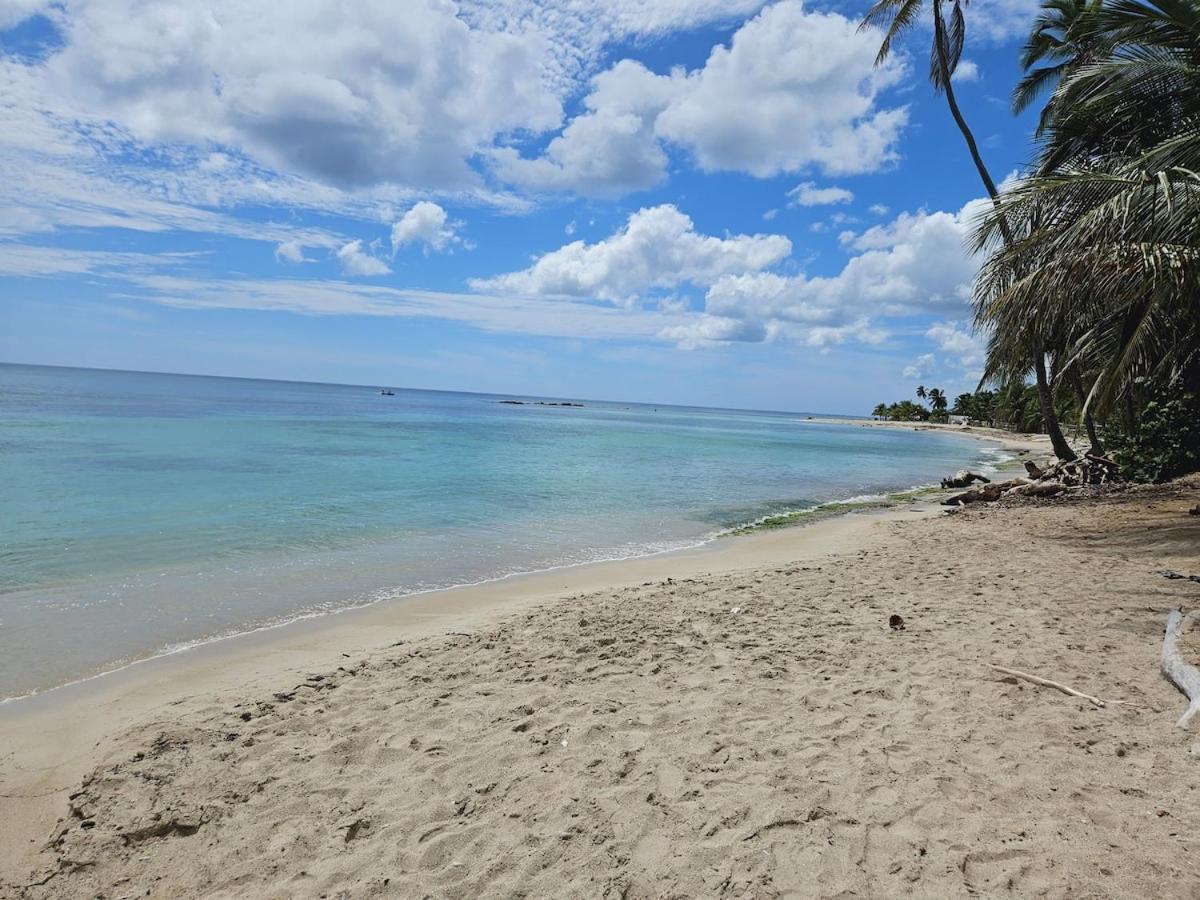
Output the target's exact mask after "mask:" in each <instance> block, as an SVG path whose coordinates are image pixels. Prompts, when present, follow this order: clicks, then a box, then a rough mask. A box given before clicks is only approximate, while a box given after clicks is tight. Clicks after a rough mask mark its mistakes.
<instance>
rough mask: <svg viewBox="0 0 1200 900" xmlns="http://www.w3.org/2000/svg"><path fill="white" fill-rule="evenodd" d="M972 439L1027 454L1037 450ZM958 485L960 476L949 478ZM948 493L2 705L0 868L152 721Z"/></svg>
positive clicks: (779, 551) (306, 630) (243, 645)
mask: <svg viewBox="0 0 1200 900" xmlns="http://www.w3.org/2000/svg"><path fill="white" fill-rule="evenodd" d="M964 436H972V437H976V438H977V439H978V440H981V441H985V442H988V443H991V444H994V445H996V449H997V450H1002V451H1008V452H1010V453H1013V454H1016V453H1018V452H1020V451H1022V450H1026V451H1028V450H1035V449H1037V445H1036V443H1033V444H1032V445H1031V443H1030V442H1021V441H1011V440H1010V441H1004V442H998V441H997V440H996V438H995V437H993V436H990V435H983V434H975V435H971V434H970V433H969V432H968V433H967V434H966V435H964ZM947 474H949V473H947ZM938 499H939V497H938V494H936V493H935V494H923V495H920V496H917V497H913V498H910V499H908V500H906V501H903V502H900V503H897V504H894V505H890V506H883V507H873V508H869V509H851V510H847V511H844V512H841V513H840V514H835V515H831V516H829V517H823V516H818V517H816V518H815V520H814V521H808V522H802V523H799V524H797V525H796V526H794V527H787V528H782V529H764V530H756V531H755V532H754V533H751V534H743V535H734V534H732V533H728V534H724V535H721V536H718V537H715V538H714V539H712V540H709V541H706V542H704V543H702V544H699V545H697V546H695V547H692V548H688V549H684V550H672V551H666V552H660V553H657V554H652V555H648V556H640V557H633V558H627V559H619V560H610V561H602V562H593V563H585V564H577V565H569V566H563V567H558V568H552V569H547V570H543V571H540V572H535V573H521V574H516V575H510V576H505V577H503V578H499V579H494V580H490V581H484V582H480V583H478V584H474V585H466V586H460V587H454V588H448V589H443V590H437V591H430V592H425V593H420V594H414V595H407V596H404V597H397V598H390V599H386V600H382V601H379V602H377V603H373V604H369V605H365V606H360V607H353V608H347V609H344V610H340V611H338V612H336V613H331V614H322V615H316V616H311V617H306V618H301V619H296V620H291V621H289V622H287V623H283V624H279V625H272V626H268V627H264V628H260V629H257V630H254V631H250V632H243V633H239V634H236V635H232V636H228V637H222V638H219V639H215V640H212V641H208V642H205V643H203V644H199V645H196V646H192V647H189V648H187V649H186V650H183V651H179V652H172V653H167V654H163V655H158V656H154V657H148V658H144V659H141V660H137V661H134V662H132V663H129V664H126V665H124V666H122V667H120V668H118V669H115V670H110V671H107V672H104V673H100V674H98V675H95V676H90V677H88V678H85V679H83V680H79V681H76V682H73V683H70V684H67V685H62V686H59V687H56V688H53V689H49V690H46V691H42V692H39V693H36V694H33V695H29V696H26V697H23V698H19V699H14V700H11V701H8V702H5V703H2V704H0V747H6V748H8V749H7V750H6V751H5V752H4V755H3V756H2V757H0V760H2V761H3V766H0V769H3V772H4V773H5V774H3V775H2V776H0V823H3V824H0V859H3V858H12V857H13V856H16V857H18V858H22V857H25V856H26V855H27V854H28V853H30V852H31V851H32V850H33V849H35V848H36V847H37V846H38V841H39V840H40V839H42V838H44V837H45V835H46V834H48V833H49V831H50V829H51V828H52V827H53V825H54V822H55V820H56V819H58V818H59V817H60V816H61V815H62V814H63V810H64V807H65V798H66V795H67V793H69V791H70V789H71V787H72V786H74V785H75V784H77V783H78V782H79V780H80V779H81V778H82V777H83V776H84V775H86V773H87V772H88V771H90V769H91V768H92V767H93V766H94V764H95V760H96V758H97V757H98V756H102V755H103V748H105V747H106V746H108V745H109V744H110V743H111V742H112V741H113V740H114V739H115V738H116V737H117V736H119V735H120V734H121V733H123V732H124V731H125V730H127V729H129V728H131V727H133V726H135V725H137V724H138V723H141V722H144V721H146V720H147V719H148V718H152V717H154V716H155V715H161V714H163V713H164V712H167V711H170V713H171V714H173V713H174V712H176V711H180V710H186V709H188V708H189V707H191V706H195V705H196V704H202V703H205V702H211V700H212V699H213V698H216V697H221V696H228V695H230V694H231V693H237V692H239V691H241V690H244V689H245V688H246V686H247V685H253V686H254V689H255V690H256V691H259V692H263V693H267V694H269V693H271V692H272V691H275V690H284V689H286V688H287V687H289V686H291V685H293V684H294V683H295V681H296V680H297V678H300V677H303V675H304V673H306V672H313V671H329V670H333V669H336V668H337V667H338V666H340V665H342V664H343V663H345V662H346V661H347V660H348V659H352V658H359V657H362V656H363V655H364V654H367V655H370V654H373V653H378V652H380V651H381V650H383V649H384V648H386V647H387V646H389V645H394V644H395V643H396V642H397V641H399V642H401V643H408V642H412V641H421V640H425V639H430V638H436V637H439V636H445V635H447V634H451V633H455V632H459V633H461V632H478V631H480V630H481V629H486V628H488V627H493V626H495V625H497V624H498V623H500V622H502V621H504V620H505V619H507V618H511V617H512V616H515V615H519V614H521V613H525V612H528V611H530V610H533V609H537V608H543V607H547V606H551V607H553V606H557V605H559V604H561V603H563V602H569V598H572V597H577V596H579V595H581V594H588V593H592V592H596V591H615V590H622V589H624V590H628V589H638V588H642V587H644V586H645V585H647V584H649V583H653V582H662V581H664V580H671V579H674V580H676V581H679V580H683V579H689V578H691V579H696V578H700V579H704V578H713V577H721V576H726V575H730V574H732V573H744V572H750V571H754V570H758V569H762V568H764V567H770V566H779V565H787V564H793V563H796V562H800V561H806V560H808V561H811V560H816V559H821V558H826V557H828V556H830V555H831V554H834V553H836V552H839V551H845V550H846V549H847V548H853V547H867V546H870V544H871V542H872V541H873V540H876V539H878V537H879V535H880V533H881V532H882V530H883V529H885V527H886V526H887V525H888V524H890V523H895V522H904V521H910V520H915V519H924V518H931V517H937V516H938V515H940V513H941V511H942V508H941V507H940V506H939V505H938Z"/></svg>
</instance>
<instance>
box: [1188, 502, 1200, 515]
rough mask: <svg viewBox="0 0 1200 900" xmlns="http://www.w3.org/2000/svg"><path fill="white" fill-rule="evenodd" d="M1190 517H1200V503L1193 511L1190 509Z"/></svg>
mask: <svg viewBox="0 0 1200 900" xmlns="http://www.w3.org/2000/svg"><path fill="white" fill-rule="evenodd" d="M1188 515H1189V516H1200V503H1197V504H1196V505H1195V506H1193V507H1192V508H1191V509H1189V510H1188Z"/></svg>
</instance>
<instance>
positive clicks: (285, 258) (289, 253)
mask: <svg viewBox="0 0 1200 900" xmlns="http://www.w3.org/2000/svg"><path fill="white" fill-rule="evenodd" d="M275 258H276V259H277V260H279V261H280V262H287V263H302V262H304V248H303V247H301V246H300V244H299V243H298V242H297V241H284V242H283V243H281V244H279V245H278V246H277V247H276V248H275Z"/></svg>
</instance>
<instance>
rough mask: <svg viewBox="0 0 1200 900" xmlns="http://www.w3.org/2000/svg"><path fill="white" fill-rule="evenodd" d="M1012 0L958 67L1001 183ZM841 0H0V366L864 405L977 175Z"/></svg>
mask: <svg viewBox="0 0 1200 900" xmlns="http://www.w3.org/2000/svg"><path fill="white" fill-rule="evenodd" d="M1035 7H1036V3H1035V0H975V2H973V3H971V4H970V6H969V7H967V8H966V16H967V44H966V49H965V51H964V60H963V62H962V64H961V65H960V67H959V70H958V72H957V73H956V76H955V89H956V93H957V96H958V98H959V102H960V105H961V106H962V108H963V110H964V113H965V114H966V116H967V118H968V120H969V122H970V123H971V125H972V127H973V128H974V130H975V133H976V136H977V137H978V139H979V142H980V147H981V150H982V152H983V154H984V157H985V159H986V161H987V163H988V166H989V168H990V169H991V171H992V173H993V176H994V177H995V178H996V180H997V181H1000V180H1002V179H1004V178H1006V177H1010V176H1011V175H1012V174H1014V173H1016V172H1018V171H1020V170H1021V168H1022V167H1023V166H1025V165H1026V164H1027V163H1028V161H1029V159H1030V157H1031V154H1032V148H1031V144H1030V134H1031V131H1032V127H1033V119H1032V117H1033V115H1035V113H1030V114H1027V115H1025V116H1023V117H1021V118H1014V116H1013V115H1012V113H1011V110H1010V105H1009V97H1010V94H1011V91H1012V87H1013V84H1014V83H1015V81H1016V79H1017V77H1018V75H1019V71H1018V65H1017V51H1018V48H1019V46H1020V44H1021V41H1022V38H1023V36H1024V35H1025V33H1027V31H1028V28H1029V22H1030V21H1031V19H1032V15H1033V10H1034V9H1035ZM865 8H866V7H865V4H861V3H826V4H820V3H807V4H802V3H800V2H798V0H777V2H774V3H766V2H762V0H590V2H589V0H542V2H537V3H534V2H529V0H526V2H518V0H460V2H457V3H455V2H451V0H405V2H403V3H395V2H394V0H358V2H344V0H289V2H288V3H278V2H275V3H269V4H268V3H259V2H253V0H203V2H201V0H59V2H42V0H0V82H2V84H3V87H2V89H0V361H6V362H18V363H34V364H49V365H74V366H90V367H99V368H119V369H134V370H146V371H166V372H189V373H198V374H211V375H236V376H244V377H262V378H279V379H294V380H304V381H322V382H345V383H352V384H370V385H387V386H393V387H414V388H430V389H445V390H465V391H484V392H493V393H511V394H525V395H537V396H553V397H566V398H594V399H614V400H629V401H646V402H659V403H682V404H693V405H703V406H720V407H740V408H751V409H780V410H795V411H807V412H828V413H853V414H864V413H869V411H870V409H871V407H872V406H874V405H875V404H876V403H878V402H881V401H893V400H897V399H901V398H903V397H910V396H911V395H912V392H913V390H914V389H915V387H916V386H917V384H918V383H921V384H925V385H928V386H934V385H937V386H941V387H943V389H945V390H946V391H947V393H949V394H950V395H951V396H953V395H954V394H956V393H958V392H961V391H965V390H971V389H973V388H974V386H975V384H976V382H977V381H978V378H979V374H980V369H981V364H982V357H983V354H982V343H981V341H980V339H979V337H978V336H977V335H973V334H972V333H971V328H970V290H971V281H972V278H973V275H974V273H975V271H976V268H977V265H978V261H977V260H975V259H972V258H971V256H970V255H969V254H968V252H967V250H966V247H965V238H966V236H967V234H968V232H969V228H970V224H971V221H972V218H973V217H974V216H975V215H977V214H978V212H979V210H980V209H981V207H982V205H983V203H982V201H981V199H980V198H981V196H982V194H983V191H982V188H981V186H980V182H979V179H978V176H977V174H976V172H975V170H974V168H973V166H972V164H971V162H970V159H969V157H968V156H967V153H966V149H965V146H964V144H963V142H962V139H961V136H960V134H959V133H958V131H957V129H956V128H955V126H954V123H953V121H952V119H951V118H950V115H949V112H948V110H947V108H946V105H945V101H944V98H943V97H940V96H938V95H935V94H934V93H933V91H932V89H931V87H930V85H929V82H928V78H927V71H928V48H929V43H930V31H931V28H930V26H929V25H928V23H927V22H926V23H922V24H921V25H920V26H918V27H916V28H915V29H914V30H913V31H912V33H911V34H910V35H908V36H907V37H906V38H905V39H904V40H903V41H902V42H901V43H900V44H899V45H897V46H896V47H895V48H894V52H893V54H892V55H891V56H890V57H889V59H888V60H886V61H885V62H884V63H883V64H882V65H879V66H876V65H875V64H874V61H875V54H876V52H877V50H878V48H879V43H880V34H879V33H878V32H876V31H865V32H860V31H859V30H858V28H857V23H858V20H859V18H860V17H861V15H862V13H863V11H864V9H865Z"/></svg>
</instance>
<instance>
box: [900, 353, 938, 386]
mask: <svg viewBox="0 0 1200 900" xmlns="http://www.w3.org/2000/svg"><path fill="white" fill-rule="evenodd" d="M933 365H934V358H933V354H932V353H923V354H921V355H920V356H918V357H917V358H916V359H915V360H913V362H912V364H911V365H907V366H905V367H904V371H903V372H902V373H901V374H902V375H903V376H904V377H905V378H912V379H915V380H919V379H921V378H925V377H927V376H928V375H929V374H930V373H931V372H932V371H933Z"/></svg>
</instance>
